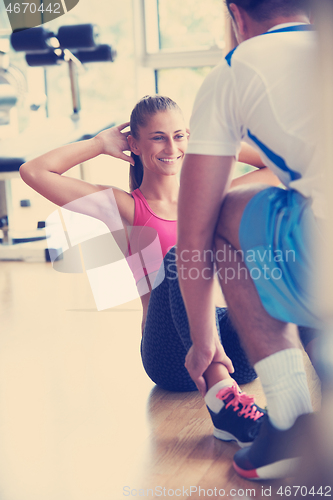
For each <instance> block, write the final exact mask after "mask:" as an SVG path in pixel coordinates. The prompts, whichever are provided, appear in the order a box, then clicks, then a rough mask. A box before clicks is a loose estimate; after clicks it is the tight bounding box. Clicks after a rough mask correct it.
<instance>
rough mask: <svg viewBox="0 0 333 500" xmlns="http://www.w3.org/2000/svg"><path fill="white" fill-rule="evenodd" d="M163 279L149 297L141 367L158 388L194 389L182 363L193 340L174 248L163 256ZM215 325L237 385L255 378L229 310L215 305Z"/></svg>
mask: <svg viewBox="0 0 333 500" xmlns="http://www.w3.org/2000/svg"><path fill="white" fill-rule="evenodd" d="M164 271H165V278H164V280H163V281H162V283H161V284H160V285H159V286H158V287H157V288H155V289H154V290H153V291H152V293H151V296H150V300H149V306H148V312H147V319H146V324H145V328H144V331H143V336H142V342H141V356H142V362H143V366H144V368H145V370H146V372H147V374H148V376H149V377H150V378H151V379H152V380H153V382H155V384H157V385H158V386H159V387H161V388H163V389H166V390H169V391H195V390H197V388H196V386H195V384H194V382H193V380H192V379H191V378H190V376H189V374H188V372H187V370H186V368H185V366H184V363H185V356H186V353H187V351H188V350H189V348H190V347H191V344H192V341H191V338H190V331H189V325H188V320H187V314H186V310H185V306H184V302H183V299H182V296H181V292H180V288H179V283H178V279H177V276H178V274H177V265H176V259H175V247H173V248H172V249H171V250H170V251H169V252H168V253H167V255H166V256H165V258H164ZM216 324H217V329H218V332H219V336H220V340H221V343H222V345H223V347H224V350H225V352H226V354H227V355H228V356H229V358H230V359H231V360H232V362H233V365H234V368H235V372H234V373H233V374H232V375H231V376H232V377H233V378H234V379H235V380H236V382H237V383H238V384H246V383H248V382H251V381H252V380H254V379H255V378H256V377H257V374H256V372H255V371H254V369H253V368H252V366H251V365H250V363H249V361H248V359H247V356H246V354H245V352H244V350H243V348H242V347H241V345H240V342H239V338H238V335H237V332H236V330H235V329H234V327H233V326H232V324H231V321H230V318H229V314H228V310H227V308H225V307H218V308H216Z"/></svg>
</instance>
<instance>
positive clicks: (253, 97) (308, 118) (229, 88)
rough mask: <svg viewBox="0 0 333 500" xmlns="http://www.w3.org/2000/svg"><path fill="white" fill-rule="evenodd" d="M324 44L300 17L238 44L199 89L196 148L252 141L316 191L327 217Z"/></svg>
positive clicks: (301, 185)
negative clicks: (321, 120)
mask: <svg viewBox="0 0 333 500" xmlns="http://www.w3.org/2000/svg"><path fill="white" fill-rule="evenodd" d="M316 51H317V45H316V33H315V32H314V31H313V27H312V26H311V25H307V24H299V23H288V24H283V25H278V26H275V27H274V28H272V29H271V30H269V31H268V32H267V33H264V34H263V35H259V36H256V37H254V38H251V39H249V40H246V41H245V42H243V43H241V44H240V45H239V46H237V47H236V49H234V50H233V51H231V52H230V53H229V54H228V56H227V57H226V60H225V61H223V63H221V64H220V65H218V66H217V67H216V68H215V69H214V70H213V71H212V72H211V73H210V75H208V77H207V78H206V79H205V81H204V83H203V85H202V86H201V88H200V90H199V92H198V95H197V97H196V100H195V104H194V108H193V114H192V117H191V122H190V130H191V137H190V143H189V148H188V153H192V154H201V155H214V156H235V157H236V158H237V156H238V153H239V150H240V143H241V141H244V142H247V143H248V144H250V145H251V146H253V147H254V148H255V149H257V150H258V151H259V153H260V156H261V158H262V160H263V162H264V163H265V164H266V165H267V166H268V167H269V168H271V170H272V171H273V172H274V173H275V174H276V175H277V176H278V177H279V179H280V180H281V182H282V183H283V184H284V185H285V186H287V187H288V188H291V189H296V190H297V191H299V192H300V193H301V194H303V195H304V196H306V197H311V198H312V199H313V203H312V208H313V211H314V213H315V215H317V216H321V217H322V216H323V207H322V201H323V194H322V178H321V175H322V171H321V165H320V155H319V147H318V140H317V131H318V118H317V108H318V106H317V103H316V98H317V95H316V82H315V67H316V55H317V52H316Z"/></svg>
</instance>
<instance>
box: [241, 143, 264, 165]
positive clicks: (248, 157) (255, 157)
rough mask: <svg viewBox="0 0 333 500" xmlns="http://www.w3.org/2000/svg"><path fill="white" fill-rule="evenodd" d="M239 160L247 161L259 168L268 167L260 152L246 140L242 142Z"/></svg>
mask: <svg viewBox="0 0 333 500" xmlns="http://www.w3.org/2000/svg"><path fill="white" fill-rule="evenodd" d="M238 161H240V162H241V163H247V164H248V165H252V166H253V167H257V168H263V167H266V165H265V164H264V163H263V161H262V159H261V158H260V155H259V153H258V152H257V151H256V150H255V149H254V148H252V147H251V146H250V145H249V144H247V143H246V142H242V147H241V150H240V152H239V155H238Z"/></svg>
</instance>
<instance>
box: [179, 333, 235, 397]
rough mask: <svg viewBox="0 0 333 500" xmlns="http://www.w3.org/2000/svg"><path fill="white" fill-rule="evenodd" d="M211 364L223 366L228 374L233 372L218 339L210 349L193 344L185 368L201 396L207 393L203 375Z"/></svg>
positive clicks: (229, 360)
mask: <svg viewBox="0 0 333 500" xmlns="http://www.w3.org/2000/svg"><path fill="white" fill-rule="evenodd" d="M213 362H214V363H221V364H222V365H224V366H225V367H226V368H227V370H228V372H229V373H233V372H234V367H233V365H232V361H231V359H230V358H228V356H227V355H226V353H225V351H224V349H223V347H222V345H221V343H220V341H219V339H216V340H215V341H214V343H213V345H212V347H211V348H204V347H202V346H198V345H195V344H193V345H192V347H191V348H190V349H189V351H188V353H187V356H186V358H185V367H186V369H187V371H188V372H189V374H190V376H191V378H192V380H193V381H194V382H195V384H196V386H197V388H198V390H199V392H200V394H201V395H202V396H204V395H205V394H206V392H207V385H206V381H205V379H204V377H203V374H204V373H205V371H206V370H207V368H208V367H209V365H210V364H211V363H213Z"/></svg>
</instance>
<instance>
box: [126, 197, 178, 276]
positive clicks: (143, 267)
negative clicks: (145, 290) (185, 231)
mask: <svg viewBox="0 0 333 500" xmlns="http://www.w3.org/2000/svg"><path fill="white" fill-rule="evenodd" d="M131 194H132V196H133V198H134V203H135V211H134V222H133V226H134V227H133V228H132V229H131V230H130V234H129V240H130V249H129V255H130V256H131V257H130V258H129V259H127V260H128V263H129V265H130V267H131V269H132V272H133V275H134V278H135V281H136V282H138V281H139V280H140V279H142V278H143V277H144V276H147V274H151V273H154V272H156V271H158V269H159V268H160V266H161V264H162V261H163V258H164V257H165V255H166V254H167V252H168V251H169V250H170V248H172V247H173V246H174V245H175V244H176V241H177V221H176V220H167V219H162V218H161V217H158V215H156V214H155V213H154V212H153V211H152V209H151V208H150V206H149V205H148V203H147V200H146V199H145V197H144V196H143V194H142V193H141V191H140V189H135V190H134V191H133V192H132V193H131ZM139 255H140V258H141V262H140V259H139V257H138V256H139ZM134 257H135V259H134ZM130 261H131V262H130Z"/></svg>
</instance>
